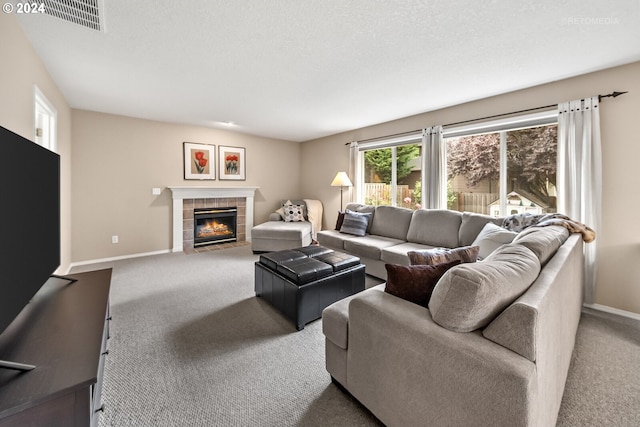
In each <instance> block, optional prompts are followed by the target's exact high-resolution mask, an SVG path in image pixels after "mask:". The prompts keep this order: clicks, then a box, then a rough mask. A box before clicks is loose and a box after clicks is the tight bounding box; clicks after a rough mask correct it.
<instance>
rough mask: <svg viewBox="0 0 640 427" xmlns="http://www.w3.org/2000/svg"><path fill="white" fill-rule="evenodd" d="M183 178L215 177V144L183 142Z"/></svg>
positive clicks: (201, 178)
mask: <svg viewBox="0 0 640 427" xmlns="http://www.w3.org/2000/svg"><path fill="white" fill-rule="evenodd" d="M182 145H183V151H184V179H198V180H203V179H216V146H215V145H209V144H197V143H195V142H183V143H182Z"/></svg>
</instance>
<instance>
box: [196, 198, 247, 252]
mask: <svg viewBox="0 0 640 427" xmlns="http://www.w3.org/2000/svg"><path fill="white" fill-rule="evenodd" d="M193 223H194V227H193V245H194V247H198V246H205V245H213V244H216V243H227V242H235V241H236V240H237V236H236V229H237V223H238V209H237V207H225V208H199V209H194V210H193Z"/></svg>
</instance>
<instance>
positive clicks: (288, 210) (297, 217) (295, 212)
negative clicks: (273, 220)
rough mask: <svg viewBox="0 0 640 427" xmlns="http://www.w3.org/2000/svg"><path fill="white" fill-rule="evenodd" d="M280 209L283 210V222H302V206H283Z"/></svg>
mask: <svg viewBox="0 0 640 427" xmlns="http://www.w3.org/2000/svg"><path fill="white" fill-rule="evenodd" d="M282 208H283V209H284V221H285V222H300V221H304V215H303V214H302V205H285V206H283V207H282Z"/></svg>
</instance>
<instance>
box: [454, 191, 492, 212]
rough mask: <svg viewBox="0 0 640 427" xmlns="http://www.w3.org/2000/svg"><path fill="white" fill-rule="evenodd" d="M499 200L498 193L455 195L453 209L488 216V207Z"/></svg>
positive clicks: (459, 193)
mask: <svg viewBox="0 0 640 427" xmlns="http://www.w3.org/2000/svg"><path fill="white" fill-rule="evenodd" d="M499 198H500V194H498V193H463V192H458V193H456V200H455V201H454V202H453V209H455V210H457V211H460V212H465V211H466V212H475V213H480V214H484V215H489V205H490V204H491V203H493V202H495V201H496V200H498V199H499Z"/></svg>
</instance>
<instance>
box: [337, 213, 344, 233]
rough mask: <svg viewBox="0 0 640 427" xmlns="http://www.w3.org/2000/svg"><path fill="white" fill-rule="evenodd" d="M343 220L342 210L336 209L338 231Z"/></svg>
mask: <svg viewBox="0 0 640 427" xmlns="http://www.w3.org/2000/svg"><path fill="white" fill-rule="evenodd" d="M343 222H344V212H340V211H338V219H337V220H336V230H338V231H340V228H341V227H342V223H343Z"/></svg>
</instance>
